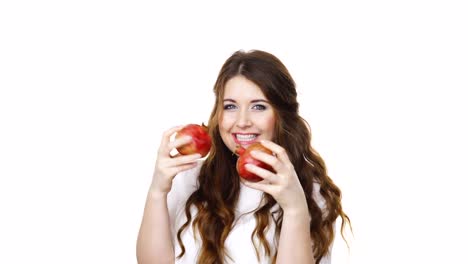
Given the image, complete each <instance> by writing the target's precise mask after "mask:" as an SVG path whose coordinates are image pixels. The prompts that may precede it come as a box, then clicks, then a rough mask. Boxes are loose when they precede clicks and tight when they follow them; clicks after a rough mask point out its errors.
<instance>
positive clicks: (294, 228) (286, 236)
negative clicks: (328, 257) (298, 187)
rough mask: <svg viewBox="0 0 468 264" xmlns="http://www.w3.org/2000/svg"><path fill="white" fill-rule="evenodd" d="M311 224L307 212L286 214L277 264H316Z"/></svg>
mask: <svg viewBox="0 0 468 264" xmlns="http://www.w3.org/2000/svg"><path fill="white" fill-rule="evenodd" d="M306 208H307V207H306ZM309 222H310V218H309V214H308V212H307V210H305V211H303V212H297V213H287V212H285V213H284V215H283V225H282V227H281V232H280V239H279V245H278V256H277V259H276V263H277V264H283V263H298V264H299V263H304V264H305V263H307V264H313V263H315V259H314V256H313V252H312V241H311V238H310V232H309Z"/></svg>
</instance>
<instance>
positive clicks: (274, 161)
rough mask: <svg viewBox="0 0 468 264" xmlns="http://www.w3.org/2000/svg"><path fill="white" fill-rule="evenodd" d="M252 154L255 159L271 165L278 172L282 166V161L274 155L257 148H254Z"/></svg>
mask: <svg viewBox="0 0 468 264" xmlns="http://www.w3.org/2000/svg"><path fill="white" fill-rule="evenodd" d="M250 154H251V155H252V157H253V158H254V159H256V160H259V161H261V162H264V163H266V164H268V165H270V166H271V167H272V168H273V169H274V170H275V171H276V172H277V171H278V170H279V169H280V168H281V167H280V166H281V162H280V161H279V160H278V158H276V157H275V156H273V155H270V154H268V153H265V152H263V151H257V150H253V151H252V152H250Z"/></svg>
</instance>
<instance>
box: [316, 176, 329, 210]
mask: <svg viewBox="0 0 468 264" xmlns="http://www.w3.org/2000/svg"><path fill="white" fill-rule="evenodd" d="M320 188H321V187H320V184H319V183H318V182H314V185H313V190H312V199H314V201H315V202H316V203H317V205H318V207H320V209H321V210H322V213H323V214H324V215H326V214H327V213H328V211H327V202H326V201H325V198H323V196H322V194H320Z"/></svg>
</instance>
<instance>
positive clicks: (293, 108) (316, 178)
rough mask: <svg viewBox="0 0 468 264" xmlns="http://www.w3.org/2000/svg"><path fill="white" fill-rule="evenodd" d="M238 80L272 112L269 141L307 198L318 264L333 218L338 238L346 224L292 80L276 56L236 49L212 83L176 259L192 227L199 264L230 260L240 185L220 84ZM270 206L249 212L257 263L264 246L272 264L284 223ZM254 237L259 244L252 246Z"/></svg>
mask: <svg viewBox="0 0 468 264" xmlns="http://www.w3.org/2000/svg"><path fill="white" fill-rule="evenodd" d="M238 75H242V76H243V77H245V78H247V79H248V80H250V81H252V82H253V83H255V84H256V85H257V86H258V87H260V89H261V90H262V92H263V94H264V95H265V97H266V98H267V100H268V101H269V102H270V104H271V105H272V107H273V109H274V112H275V115H276V122H275V132H274V137H273V139H272V141H273V142H275V143H276V144H278V145H280V146H282V147H283V148H284V149H285V150H286V151H287V153H288V156H289V159H290V160H291V162H292V164H293V165H294V168H295V170H296V173H297V176H298V177H299V181H300V183H301V185H302V188H303V190H304V193H305V194H306V196H305V197H306V201H307V205H308V210H309V215H310V219H311V221H310V230H309V231H310V237H311V240H312V245H311V248H310V250H312V251H313V254H314V256H315V259H316V260H317V263H318V262H320V260H321V259H322V258H323V257H324V256H325V255H326V254H327V253H329V250H330V246H331V245H332V243H333V239H334V236H335V233H334V228H333V227H334V223H335V221H336V220H337V218H338V217H341V219H342V221H341V233H342V235H343V229H344V227H345V225H346V224H349V225H350V220H349V218H348V216H347V215H346V214H345V213H344V211H343V209H342V205H341V191H340V189H339V188H338V187H337V186H336V185H335V184H334V183H333V181H332V179H331V178H330V177H329V176H328V174H327V169H326V166H325V163H324V161H323V159H322V158H321V157H320V155H319V154H318V153H317V151H315V150H314V149H313V148H312V145H311V130H310V126H309V124H308V123H307V121H305V120H304V119H303V118H302V117H301V116H300V115H299V103H298V101H297V91H296V85H295V82H294V80H293V79H292V77H291V75H290V74H289V71H288V70H287V68H286V67H285V66H284V65H283V63H282V62H281V61H280V60H279V59H278V58H277V57H275V56H274V55H272V54H270V53H267V52H264V51H260V50H252V51H248V52H245V51H242V50H240V51H237V52H235V53H234V54H232V56H230V57H229V58H228V59H227V60H226V62H225V63H224V64H223V66H222V68H221V70H220V72H219V75H218V78H217V80H216V82H215V85H214V89H213V91H214V93H215V104H214V107H213V110H212V112H211V115H210V119H209V121H208V127H209V133H210V135H211V138H212V141H213V144H212V148H211V150H210V153H209V155H208V156H207V158H206V160H205V161H204V163H203V165H202V167H201V170H200V175H199V177H198V182H197V186H198V187H197V189H196V190H195V192H193V193H192V194H191V195H190V196H189V198H188V200H187V203H186V205H185V215H186V217H187V221H186V222H185V224H183V225H182V226H181V227H180V229H179V230H178V232H177V240H178V243H179V244H180V247H181V253H180V254H179V255H178V257H181V256H183V255H184V254H185V247H184V244H183V242H182V238H181V237H182V232H184V230H185V229H187V227H188V226H189V225H190V224H191V225H192V227H193V230H194V232H198V234H199V237H200V238H201V242H202V244H201V252H200V253H199V255H198V259H197V263H198V264H221V263H224V259H225V258H226V257H228V258H229V252H227V250H226V249H225V247H224V243H225V241H226V238H227V237H228V235H229V233H230V231H231V230H232V228H233V225H234V224H235V218H236V215H235V208H236V204H237V202H238V199H239V193H240V180H239V176H238V174H237V171H236V161H237V156H236V155H233V153H232V152H231V151H230V150H229V149H228V148H227V147H226V145H225V144H224V143H223V141H222V139H221V135H220V132H219V122H220V120H221V117H222V112H223V96H224V89H225V85H226V83H227V81H228V80H230V79H231V78H233V77H235V76H238ZM314 184H318V185H319V186H320V189H314V188H313V185H314ZM315 191H319V192H320V195H321V196H322V197H323V199H324V201H325V206H324V208H320V207H319V205H318V204H317V201H315V200H314V198H313V197H314V196H315V194H314V192H315ZM275 205H277V202H276V201H275V200H274V199H273V197H272V196H271V195H269V194H267V193H264V194H263V199H262V203H261V204H260V205H259V207H258V208H257V209H256V210H255V211H254V215H255V219H256V227H255V229H254V231H253V232H252V234H251V240H252V243H253V244H254V246H255V249H256V252H257V258H258V259H259V258H260V253H259V252H260V247H263V252H264V253H265V254H266V255H267V256H269V257H271V259H272V263H275V262H276V256H277V252H276V248H277V243H278V239H279V234H280V230H281V226H282V220H283V211H282V209H281V208H280V207H279V206H275ZM191 208H195V209H196V212H197V213H196V214H195V215H192V211H191ZM270 225H273V226H274V228H275V241H274V243H275V244H274V245H275V246H271V245H270V244H269V243H268V241H267V240H266V231H267V229H268V227H269V226H270ZM255 237H256V238H257V241H259V242H260V244H257V243H255V241H256V240H255V239H254V238H255Z"/></svg>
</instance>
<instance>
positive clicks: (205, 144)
mask: <svg viewBox="0 0 468 264" xmlns="http://www.w3.org/2000/svg"><path fill="white" fill-rule="evenodd" d="M183 136H190V137H191V138H192V142H190V143H188V144H185V145H183V146H180V147H178V148H177V151H178V152H179V153H180V154H182V155H189V154H195V153H200V155H201V156H202V157H205V156H206V154H208V152H209V151H210V148H211V137H210V135H209V134H208V127H206V126H205V125H204V124H202V125H201V126H200V125H197V124H188V125H186V126H184V127H183V128H182V129H181V130H179V132H177V134H176V136H175V138H176V139H177V138H180V137H183Z"/></svg>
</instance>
